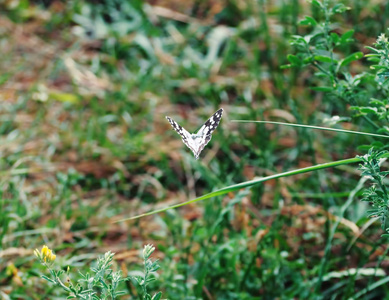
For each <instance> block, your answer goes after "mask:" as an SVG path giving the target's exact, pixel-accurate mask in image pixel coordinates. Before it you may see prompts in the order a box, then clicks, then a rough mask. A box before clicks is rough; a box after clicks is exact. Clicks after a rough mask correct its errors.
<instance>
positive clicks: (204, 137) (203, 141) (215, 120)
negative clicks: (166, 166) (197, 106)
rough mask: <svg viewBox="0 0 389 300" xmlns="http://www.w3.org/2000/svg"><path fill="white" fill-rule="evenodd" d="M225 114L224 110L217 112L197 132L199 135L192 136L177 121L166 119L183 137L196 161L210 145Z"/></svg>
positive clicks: (193, 134)
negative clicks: (213, 134)
mask: <svg viewBox="0 0 389 300" xmlns="http://www.w3.org/2000/svg"><path fill="white" fill-rule="evenodd" d="M222 114H223V108H221V109H219V110H218V111H217V112H215V113H214V114H213V115H212V116H211V117H210V118H209V119H208V121H207V122H205V123H204V125H203V126H201V128H200V129H199V131H197V133H192V134H190V133H189V132H188V131H186V130H185V129H184V128H183V127H182V126H180V125H179V124H178V123H177V122H176V121H174V120H173V119H171V118H170V117H168V116H166V119H168V121H169V122H170V124H171V125H172V127H173V129H174V130H175V131H177V132H178V134H179V135H181V137H182V141H183V142H184V144H185V145H186V146H188V148H189V149H190V150H192V152H193V154H194V156H195V158H196V159H198V158H199V155H200V153H201V151H203V149H204V147H205V146H206V145H207V144H208V143H209V141H210V140H211V137H212V132H213V131H214V130H215V129H216V127H217V126H218V125H219V123H220V119H221V117H222Z"/></svg>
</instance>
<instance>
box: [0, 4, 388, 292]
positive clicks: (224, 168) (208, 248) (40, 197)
mask: <svg viewBox="0 0 389 300" xmlns="http://www.w3.org/2000/svg"><path fill="white" fill-rule="evenodd" d="M313 2H315V1H313ZM324 2H326V1H324ZM327 2H328V5H329V6H330V7H334V6H335V5H337V4H339V3H341V1H327ZM343 3H344V5H346V6H347V7H349V8H350V9H347V10H344V11H341V12H339V13H334V14H333V15H331V16H327V17H328V19H327V21H328V20H330V23H328V28H327V29H328V32H329V33H334V34H337V35H339V36H342V35H343V34H345V33H347V32H350V30H353V32H352V34H351V35H350V37H349V40H347V41H344V43H341V42H340V44H339V45H337V47H336V48H335V49H330V50H331V51H332V50H333V51H332V52H333V53H335V55H336V56H337V57H339V58H344V57H347V56H349V55H351V54H352V53H356V52H363V53H365V54H366V53H369V50H368V49H367V48H365V46H372V45H373V44H374V43H375V41H376V39H377V36H378V35H380V34H381V33H385V32H386V29H387V27H388V26H389V18H388V16H389V5H388V3H387V1H378V0H368V1H361V0H352V1H351V0H350V1H343ZM305 16H311V18H314V19H315V20H316V21H317V23H318V25H320V24H324V22H325V20H326V15H325V14H324V12H323V10H322V9H321V8H320V6H318V5H317V3H316V4H315V3H312V2H309V1H302V0H293V1H265V0H248V1H243V0H224V1H222V0H208V1H202V0H193V1H173V0H171V1H157V0H154V1H146V2H143V1H138V0H134V1H130V0H127V1H120V0H106V1H97V0H96V1H86V0H81V1H59V0H53V1H50V0H45V1H43V0H42V1H32V0H30V1H28V0H3V1H0V53H1V55H0V184H1V189H0V193H1V194H0V249H1V250H0V292H1V296H2V297H4V299H64V298H65V297H66V294H65V293H64V292H63V291H62V290H60V289H58V288H55V287H53V286H52V285H50V284H49V283H48V282H46V281H44V280H42V279H41V278H40V275H41V274H45V273H46V272H47V271H46V270H45V269H44V267H43V266H41V265H40V263H39V262H38V261H37V259H36V258H35V256H34V255H33V250H34V249H35V248H40V247H41V246H42V245H43V244H47V245H48V246H49V247H50V248H51V249H53V250H54V252H55V253H56V254H57V260H56V266H57V268H63V269H66V268H67V266H68V265H69V266H71V268H72V271H73V272H72V275H71V279H72V280H76V279H77V276H78V274H77V272H76V270H78V269H79V270H83V271H85V270H88V268H89V266H90V264H91V262H92V261H93V260H94V259H96V258H97V256H99V255H102V254H103V253H104V252H106V251H108V250H111V251H112V252H115V253H116V255H115V265H114V267H115V269H117V270H119V269H120V270H122V271H123V274H124V276H127V275H130V274H132V273H131V272H135V271H139V270H142V268H143V266H142V260H141V258H140V255H139V253H140V251H141V250H142V247H143V245H145V244H148V243H151V244H153V245H154V246H155V247H156V249H157V250H156V252H155V254H154V257H155V258H158V259H159V263H160V265H161V270H159V271H158V272H157V274H156V276H157V280H156V281H155V282H153V283H152V284H151V285H150V289H151V290H155V291H157V290H161V291H162V292H163V298H169V299H349V298H350V297H355V296H356V294H357V293H359V292H361V291H362V293H361V294H358V295H359V297H362V298H363V297H366V298H363V299H384V298H385V297H387V291H388V288H387V284H386V285H385V284H377V285H376V286H374V288H371V289H370V290H369V289H367V291H366V288H367V287H369V286H373V284H375V283H377V282H380V281H379V280H386V281H387V275H386V274H387V271H388V264H387V262H386V259H385V258H386V257H387V245H386V244H385V243H383V242H382V240H381V239H380V235H381V234H382V230H381V228H380V224H379V222H372V221H371V220H370V219H368V218H367V213H366V210H367V209H368V203H364V202H361V201H360V198H361V197H360V195H361V188H362V187H363V185H361V184H360V182H361V181H360V179H361V177H360V172H359V171H358V170H357V165H349V166H340V167H337V168H332V169H327V170H322V171H318V172H313V173H305V174H300V175H297V176H292V177H285V178H282V179H279V180H271V181H267V182H265V183H263V184H260V185H257V186H255V187H253V188H251V189H242V190H240V191H237V192H234V193H228V194H227V195H223V196H219V197H214V198H212V199H208V200H205V201H201V202H196V203H194V204H190V205H187V206H184V207H182V208H179V209H175V210H168V211H166V212H164V213H161V214H157V215H153V216H148V217H144V218H140V219H137V220H134V221H127V222H119V223H117V222H116V221H118V220H121V219H123V218H128V217H131V216H134V215H138V214H141V213H144V212H148V211H151V210H153V209H157V208H161V207H166V206H170V205H173V204H176V203H180V202H184V201H188V200H190V199H194V198H196V197H199V196H201V195H203V194H207V193H210V192H212V191H215V190H217V189H220V188H223V187H227V186H230V185H233V184H236V183H240V182H244V181H247V180H251V179H253V178H255V177H257V176H268V175H272V174H277V173H280V172H284V171H288V170H293V169H299V168H303V167H306V166H310V165H315V164H318V163H324V162H330V161H335V160H339V159H344V158H352V157H355V156H356V155H358V154H360V155H363V154H364V153H365V152H366V150H367V149H368V148H369V147H370V145H371V144H372V143H374V142H375V140H374V139H372V138H369V137H365V136H356V135H350V134H344V133H333V132H324V131H314V130H310V129H304V128H291V127H286V126H278V125H269V124H267V125H265V124H254V123H236V122H231V120H270V121H280V122H288V123H300V124H309V125H319V126H335V127H336V126H337V127H338V128H344V129H350V130H359V131H365V132H376V131H377V126H374V124H379V126H382V127H384V126H385V124H386V121H385V120H378V119H377V120H374V122H376V123H373V122H368V121H366V119H364V118H362V117H361V114H356V113H355V109H354V110H353V109H352V108H351V106H355V105H362V104H366V103H367V102H368V101H369V99H370V98H372V97H375V98H379V97H380V96H382V97H384V96H385V95H387V94H385V93H386V92H385V90H384V89H383V88H379V87H378V85H377V84H376V83H375V81H374V73H373V71H372V70H371V69H369V66H370V65H371V63H369V61H368V60H367V59H365V58H362V59H358V60H354V61H352V63H350V64H347V65H345V66H344V67H343V68H342V69H341V70H340V71H339V72H338V73H336V76H338V80H339V81H338V82H340V81H342V82H351V81H352V79H350V78H353V77H354V78H355V76H359V75H361V74H364V75H363V76H364V77H363V78H364V79H363V83H362V84H361V85H360V86H358V87H356V89H352V88H351V87H350V86H348V85H343V86H342V87H343V89H341V88H340V87H339V86H341V85H340V84H339V86H334V85H333V84H332V83H333V81H331V80H329V78H328V77H326V76H323V74H318V72H319V71H320V70H318V69H317V68H315V65H314V64H313V63H311V62H310V61H305V62H304V63H301V64H300V65H298V63H299V62H298V61H297V62H296V60H294V57H298V55H297V53H302V52H301V49H299V48H298V47H297V46H296V45H293V44H291V40H292V39H293V36H296V35H300V36H302V37H304V38H305V39H306V40H309V39H312V38H315V37H317V36H315V34H317V33H318V30H319V29H318V28H319V27H318V26H313V24H312V23H309V22H308V23H304V22H303V23H300V21H301V20H304V17H305ZM305 20H306V19H305ZM345 40H346V39H345ZM318 43H319V42H318ZM299 51H300V52H299ZM306 51H307V52H309V51H312V52H315V51H319V52H320V51H321V53H322V54H323V56H324V55H326V54H328V53H329V49H328V47H327V48H326V47H325V45H324V46H323V48H320V47H319V46H318V44H315V45H312V46H311V47H308V49H306ZM307 52H305V53H307ZM316 54H317V52H316ZM288 55H292V56H289V57H288ZM300 62H301V61H300ZM323 63H325V62H323ZM288 64H292V66H291V67H290V66H287V67H282V66H285V65H288ZM348 76H349V77H348ZM350 76H351V77H350ZM361 76H362V75H361ZM355 86H356V85H355ZM320 87H327V88H320ZM350 99H351V100H350ZM355 99H357V100H355ZM358 101H360V102H358ZM219 108H223V109H224V115H223V118H222V121H221V123H220V125H219V127H218V129H217V130H216V131H215V132H214V134H213V137H212V140H211V142H210V143H209V144H208V145H207V147H206V148H205V149H204V151H203V153H201V156H200V159H199V160H198V161H196V160H195V159H194V157H193V155H192V153H191V152H190V150H189V149H188V148H187V147H185V146H184V144H183V143H182V141H181V139H180V137H179V136H178V135H177V134H176V133H175V132H174V131H173V130H172V128H171V126H170V124H169V123H168V122H167V120H166V119H165V116H166V115H168V116H170V117H172V118H173V119H175V120H176V121H177V122H178V123H180V124H181V125H182V126H184V127H185V128H186V129H187V130H188V131H191V132H194V131H195V130H196V129H197V128H199V127H200V126H201V125H202V124H203V122H204V121H205V120H206V119H207V118H209V116H211V115H212V113H214V112H215V111H216V110H217V109H219ZM337 116H338V117H339V118H338V119H336V120H337V121H341V123H339V124H337V125H334V123H331V122H329V120H330V121H331V120H332V121H333V120H334V117H337ZM358 184H359V185H358ZM350 195H351V196H352V197H354V198H353V201H352V202H351V204H350V205H349V206H348V208H347V211H346V212H345V213H344V215H343V217H342V218H340V219H339V217H338V213H339V212H340V211H341V208H342V205H343V204H344V203H345V202H346V201H347V199H349V197H350ZM336 222H340V223H339V225H338V226H337V227H336V232H335V234H334V235H333V238H329V237H330V236H331V234H330V232H331V229H332V228H333V225H334V223H336ZM350 270H358V272H354V273H353V272H352V271H350ZM360 274H363V275H360ZM122 289H123V290H125V291H126V292H127V293H128V294H129V295H131V296H125V297H124V296H123V297H122V298H121V299H129V297H132V298H131V299H141V298H140V296H139V293H138V290H137V288H136V287H135V286H134V285H133V283H132V282H127V283H125V284H123V287H122ZM7 297H8V298H7ZM355 298H358V297H355ZM385 299H387V298H385Z"/></svg>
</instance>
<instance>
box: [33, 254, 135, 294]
mask: <svg viewBox="0 0 389 300" xmlns="http://www.w3.org/2000/svg"><path fill="white" fill-rule="evenodd" d="M34 253H35V255H36V256H37V257H38V258H39V259H40V261H41V263H42V264H43V265H44V266H45V267H46V268H47V269H48V270H49V272H50V274H51V277H47V276H45V275H42V278H43V279H46V280H47V281H48V282H51V283H52V284H55V285H58V286H60V287H62V289H64V290H65V291H66V292H68V293H69V296H68V297H67V299H74V298H79V299H93V300H100V299H101V300H106V299H116V298H117V297H118V296H120V295H124V294H125V292H124V291H118V290H117V289H118V287H119V284H120V283H121V282H123V281H126V280H128V278H122V275H121V271H117V272H113V270H112V269H111V266H112V260H113V257H114V255H115V254H114V253H112V252H111V251H108V252H106V253H105V254H104V255H103V256H100V257H99V258H98V259H97V266H96V267H94V268H91V271H92V273H93V274H94V275H93V276H91V274H90V273H85V274H83V273H81V272H79V274H80V275H81V277H82V278H81V279H79V280H78V281H77V284H74V283H73V282H72V281H71V280H70V279H69V272H70V268H69V267H68V269H67V271H66V274H67V276H68V280H67V283H68V285H66V284H65V283H63V282H62V280H61V279H60V277H61V275H63V274H64V273H65V271H64V270H58V271H56V270H54V269H53V268H52V266H53V263H54V260H55V258H56V255H54V254H53V253H52V250H50V249H49V248H48V247H47V246H43V248H42V250H41V251H39V250H38V249H36V250H35V251H34Z"/></svg>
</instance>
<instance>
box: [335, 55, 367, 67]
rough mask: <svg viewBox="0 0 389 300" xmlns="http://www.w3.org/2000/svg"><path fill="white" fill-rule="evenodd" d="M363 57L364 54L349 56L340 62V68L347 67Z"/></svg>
mask: <svg viewBox="0 0 389 300" xmlns="http://www.w3.org/2000/svg"><path fill="white" fill-rule="evenodd" d="M362 57H363V53H362V52H355V53H353V54H351V55H349V56H347V57H346V58H345V59H343V60H341V61H340V66H341V67H343V66H347V65H348V64H350V63H351V62H352V61H355V60H358V59H361V58H362Z"/></svg>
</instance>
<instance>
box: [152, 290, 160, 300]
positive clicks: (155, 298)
mask: <svg viewBox="0 0 389 300" xmlns="http://www.w3.org/2000/svg"><path fill="white" fill-rule="evenodd" d="M161 297H162V292H158V293H156V294H155V295H154V296H153V298H151V300H159V299H161Z"/></svg>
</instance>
